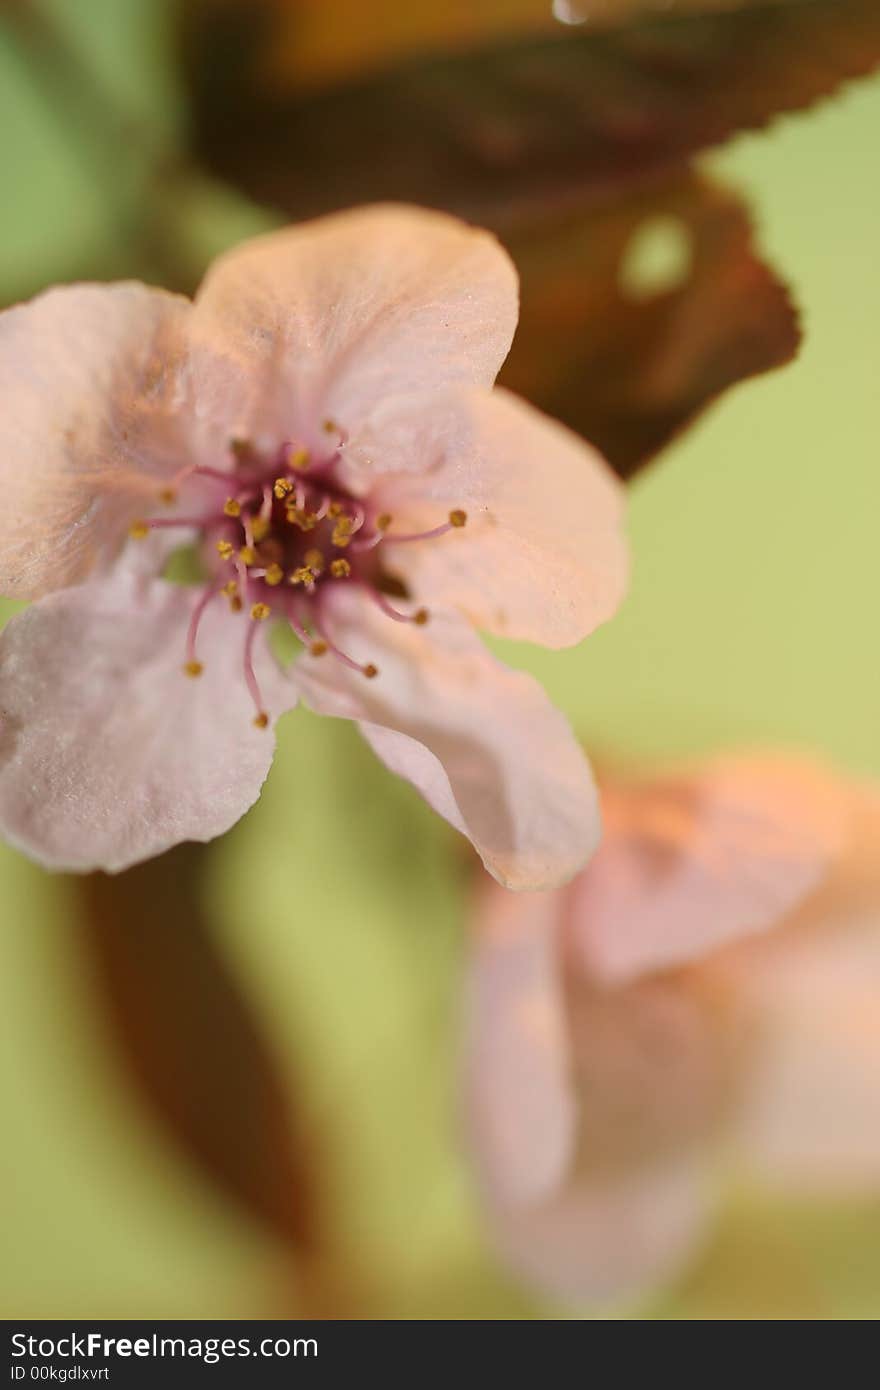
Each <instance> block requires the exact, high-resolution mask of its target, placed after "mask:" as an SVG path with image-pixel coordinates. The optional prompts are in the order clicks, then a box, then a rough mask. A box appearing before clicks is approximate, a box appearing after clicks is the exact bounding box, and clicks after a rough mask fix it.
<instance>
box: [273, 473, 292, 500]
mask: <svg viewBox="0 0 880 1390" xmlns="http://www.w3.org/2000/svg"><path fill="white" fill-rule="evenodd" d="M272 491H273V492H274V494H275V496H276V497H277V498H278V501H279V502H281V501H282V500H283V499H284V498H285V497H289V496H290V494H291V493H292V492H293V483H292V482H291V481H290V479H289V478H276V479H275V482H274V483H273V484H272Z"/></svg>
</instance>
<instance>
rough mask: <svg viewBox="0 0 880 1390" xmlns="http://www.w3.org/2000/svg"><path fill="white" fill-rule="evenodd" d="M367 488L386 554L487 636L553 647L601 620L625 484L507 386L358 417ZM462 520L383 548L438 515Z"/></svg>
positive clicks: (430, 596)
mask: <svg viewBox="0 0 880 1390" xmlns="http://www.w3.org/2000/svg"><path fill="white" fill-rule="evenodd" d="M369 438H370V440H372V441H373V445H372V446H371V445H370V443H369V441H365V440H360V441H353V447H354V448H355V451H356V452H357V451H358V450H359V451H360V452H361V454H362V455H363V454H368V453H369V452H370V448H371V447H372V448H373V449H374V458H375V463H374V467H375V469H377V470H379V469H381V470H383V471H386V470H387V471H389V472H392V471H393V470H395V469H403V470H408V471H406V472H403V473H401V474H400V475H399V476H396V477H395V476H392V477H389V478H387V479H380V480H379V484H378V486H377V487H376V488H375V489H374V490H373V491H372V493H371V496H372V498H373V500H374V501H375V503H376V505H377V506H378V508H379V510H380V511H387V512H389V513H390V514H391V515H393V517H394V526H393V527H392V528H391V530H390V531H389V538H388V542H387V553H388V561H389V564H390V566H391V568H392V570H395V571H396V572H398V573H400V574H401V575H402V576H403V577H404V579H405V580H406V582H407V584H408V585H409V586H410V587H411V589H412V591H413V592H414V593H415V594H417V595H418V596H419V598H420V599H421V600H422V601H423V602H426V603H428V604H432V603H440V604H442V605H444V606H447V607H448V606H449V605H454V606H456V607H458V608H459V609H460V610H461V611H462V612H463V613H464V614H465V615H466V616H467V617H468V618H469V619H470V620H471V621H472V622H473V623H474V624H476V626H478V627H481V628H484V629H486V630H488V631H490V632H494V633H497V634H498V635H500V636H504V637H512V638H520V639H523V640H525V641H532V642H540V643H542V644H543V645H545V646H548V647H564V646H568V645H570V644H572V643H574V642H579V641H580V640H581V639H582V638H583V637H585V636H586V635H587V634H588V633H589V632H592V631H593V629H594V628H596V627H598V626H599V624H600V623H603V622H605V621H606V619H608V618H609V617H611V615H612V614H613V613H614V612H615V610H616V609H617V607H618V606H619V604H620V602H621V599H622V598H623V595H624V593H625V591H626V584H627V578H628V555H627V547H626V542H625V539H624V536H623V508H624V493H623V488H622V486H621V484H620V483H619V482H618V480H617V479H616V478H615V477H614V475H613V474H612V472H611V470H610V469H609V468H608V467H607V465H606V464H605V462H604V461H603V460H602V459H601V458H600V457H599V455H598V454H597V453H596V452H595V451H594V450H593V449H591V448H590V446H589V445H588V444H586V443H585V442H584V441H583V440H582V439H579V438H578V436H577V435H575V434H572V433H571V432H570V431H569V430H567V429H564V428H563V426H561V425H558V424H556V423H555V422H554V421H552V420H549V419H548V418H547V417H546V416H543V415H541V414H539V413H538V411H536V410H533V409H532V407H531V406H528V405H526V404H525V402H523V401H519V400H517V398H516V397H515V396H511V395H509V394H508V393H507V392H506V391H500V390H496V391H492V392H488V391H481V390H476V389H466V388H459V389H457V390H454V391H448V392H444V393H443V394H442V395H436V396H434V397H433V398H432V397H424V398H418V399H417V400H415V401H413V402H402V403H393V404H392V405H390V406H389V408H388V409H386V410H385V411H383V412H381V413H380V414H379V415H378V417H376V418H374V420H373V421H372V422H371V429H370V436H369ZM459 508H460V509H462V510H464V511H466V512H467V525H466V526H465V527H463V528H462V529H460V530H456V531H453V532H450V533H449V534H447V535H446V536H443V537H439V538H438V539H437V540H435V541H426V542H424V543H411V544H407V545H400V546H397V547H394V546H393V543H392V542H393V535H394V531H395V530H397V531H404V532H417V531H420V530H428V529H430V528H431V527H433V526H436V525H437V524H438V523H442V522H444V521H445V520H446V517H447V515H448V514H449V512H450V511H451V510H454V509H459Z"/></svg>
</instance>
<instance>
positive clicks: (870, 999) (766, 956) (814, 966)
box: [720, 797, 880, 1196]
mask: <svg viewBox="0 0 880 1390" xmlns="http://www.w3.org/2000/svg"><path fill="white" fill-rule="evenodd" d="M720 971H721V973H722V974H723V975H724V976H725V977H726V978H727V979H728V981H732V982H733V983H734V984H735V986H736V988H737V991H738V993H739V997H740V999H741V1003H742V1008H743V1015H744V1019H745V1032H746V1036H747V1040H748V1041H747V1047H746V1052H745V1057H744V1065H745V1068H746V1077H747V1084H746V1089H745V1104H744V1110H743V1116H742V1120H741V1126H740V1132H739V1139H740V1143H741V1146H742V1149H743V1156H744V1158H745V1161H746V1163H747V1164H748V1166H749V1168H750V1170H751V1172H752V1173H753V1175H754V1177H755V1178H756V1179H758V1180H760V1181H761V1182H762V1183H765V1184H767V1183H769V1184H771V1185H773V1186H778V1187H779V1188H780V1189H781V1190H783V1191H787V1192H791V1191H793V1190H798V1191H801V1192H805V1193H812V1194H814V1195H816V1194H819V1193H825V1194H826V1195H827V1194H829V1193H832V1194H837V1195H840V1196H875V1195H876V1193H877V1190H878V1186H880V1009H878V999H880V799H877V798H876V797H875V798H874V799H873V801H869V800H868V799H867V798H866V799H865V801H864V802H863V803H862V806H861V808H860V809H859V810H857V812H856V835H855V836H854V838H853V848H852V851H851V852H850V854H849V855H848V856H847V857H846V859H845V861H844V863H843V864H842V866H841V869H840V871H839V872H838V873H836V874H835V876H834V879H833V880H832V882H831V883H830V884H829V886H828V888H827V889H826V890H824V891H823V892H822V893H820V894H818V895H817V896H816V898H815V899H814V900H811V902H810V903H809V905H808V906H807V908H806V909H805V910H804V911H802V912H800V913H798V914H797V915H796V917H795V918H793V919H792V921H791V922H790V924H789V925H788V926H787V927H786V928H785V930H784V931H783V932H781V933H779V934H778V939H768V940H767V941H766V942H765V941H760V942H755V943H754V944H753V945H752V946H751V947H745V948H743V949H742V950H741V951H740V952H739V953H737V954H735V955H734V957H733V959H732V961H730V962H728V961H723V962H721V963H720Z"/></svg>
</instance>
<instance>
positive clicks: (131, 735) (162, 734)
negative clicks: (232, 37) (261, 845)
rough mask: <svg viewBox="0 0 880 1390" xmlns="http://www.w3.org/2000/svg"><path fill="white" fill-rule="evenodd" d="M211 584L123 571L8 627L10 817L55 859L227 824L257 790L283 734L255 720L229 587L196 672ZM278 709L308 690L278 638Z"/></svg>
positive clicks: (48, 860)
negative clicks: (204, 601) (288, 664)
mask: <svg viewBox="0 0 880 1390" xmlns="http://www.w3.org/2000/svg"><path fill="white" fill-rule="evenodd" d="M197 597H198V594H197V592H194V591H193V590H191V589H184V588H181V587H179V586H176V585H172V584H165V583H163V582H162V581H156V582H153V583H150V584H147V583H145V582H144V581H143V579H141V578H140V577H139V576H137V575H136V574H134V575H133V574H132V573H130V572H129V571H127V570H120V571H118V572H117V573H116V574H114V575H113V576H112V577H108V579H107V580H106V581H104V582H102V583H100V584H98V583H90V584H85V585H82V586H80V587H78V588H74V589H68V590H65V591H63V592H62V593H59V594H54V595H51V596H50V597H47V598H45V599H42V600H41V601H40V602H39V603H37V604H35V605H34V606H33V607H31V608H28V609H26V610H25V611H24V612H23V613H21V614H19V615H18V616H17V617H15V618H13V619H12V620H11V622H10V623H9V624H8V626H7V627H6V629H5V631H4V633H3V635H2V638H0V831H2V834H3V835H4V836H5V837H6V838H7V839H9V840H10V841H11V842H12V843H13V844H14V845H15V846H16V847H17V848H19V849H21V850H23V851H24V852H25V853H26V854H29V855H31V856H32V857H33V858H34V859H37V860H38V861H39V862H40V863H42V864H44V865H46V866H47V867H50V868H56V869H58V868H61V869H73V870H87V869H95V868H101V869H107V870H110V871H116V870H118V869H122V868H125V867H127V866H128V865H130V864H133V863H135V862H137V861H138V860H141V859H146V858H148V857H149V856H150V855H154V854H159V853H161V852H162V851H163V850H165V849H168V848H169V846H171V845H174V844H177V843H178V842H179V841H181V840H210V839H212V838H213V837H214V836H215V835H220V834H222V832H223V831H225V830H228V829H229V827H230V826H231V825H233V824H234V823H235V821H237V820H238V819H239V817H240V816H242V815H243V814H244V812H245V811H246V810H247V809H248V807H249V806H251V805H252V804H253V802H254V801H255V800H256V799H257V796H258V795H259V792H260V788H261V786H262V784H263V781H264V780H265V777H266V774H267V772H268V771H269V766H270V763H271V761H272V753H273V748H274V738H273V735H272V733H271V731H270V730H268V729H266V730H263V729H256V728H254V726H253V715H254V710H253V706H252V704H251V700H250V697H249V695H248V691H247V687H246V685H245V681H244V676H243V671H242V664H241V662H242V646H243V642H244V633H245V625H246V620H244V619H242V618H240V617H238V616H236V615H233V614H231V613H230V612H229V611H228V609H227V608H226V606H225V604H224V603H223V602H222V601H220V600H218V601H217V602H215V603H212V604H210V605H209V606H208V608H207V610H206V611H205V614H204V619H203V622H202V625H201V628H200V630H199V654H200V656H201V657H202V658H203V660H204V663H205V671H204V674H203V676H202V677H201V678H200V679H198V680H189V679H187V678H186V676H185V675H184V674H183V671H182V666H183V660H184V644H185V638H186V632H187V626H188V623H189V620H190V615H191V613H192V610H193V605H194V603H195V602H196V601H197ZM259 660H260V666H259V677H260V680H261V683H262V686H263V694H264V696H265V703H266V708H267V709H268V710H269V711H271V713H272V714H274V715H277V714H280V713H282V712H283V711H284V710H285V709H289V708H291V707H292V705H293V704H294V703H295V694H294V691H293V687H292V686H291V685H290V683H289V682H288V681H286V679H285V678H284V677H283V676H282V674H281V672H280V671H279V670H278V668H277V666H276V665H275V662H274V660H273V658H271V657H270V656H269V654H268V652H265V653H264V654H263V655H262V657H261V658H260V659H259Z"/></svg>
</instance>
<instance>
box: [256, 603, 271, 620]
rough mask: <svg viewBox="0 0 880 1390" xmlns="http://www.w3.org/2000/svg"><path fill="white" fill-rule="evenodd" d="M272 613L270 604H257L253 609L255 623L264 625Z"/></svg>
mask: <svg viewBox="0 0 880 1390" xmlns="http://www.w3.org/2000/svg"><path fill="white" fill-rule="evenodd" d="M271 612H272V610H271V608H270V607H269V605H268V603H255V604H254V605H253V607H252V608H251V617H252V618H253V620H254V622H255V623H264V622H265V621H266V619H267V618H268V616H269V614H270V613H271Z"/></svg>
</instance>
